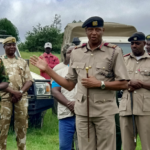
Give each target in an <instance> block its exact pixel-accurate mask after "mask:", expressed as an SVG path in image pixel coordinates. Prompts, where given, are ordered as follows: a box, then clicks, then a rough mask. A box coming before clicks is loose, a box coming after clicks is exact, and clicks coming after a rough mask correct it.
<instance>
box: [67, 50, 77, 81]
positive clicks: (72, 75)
mask: <svg viewBox="0 0 150 150" xmlns="http://www.w3.org/2000/svg"><path fill="white" fill-rule="evenodd" d="M72 65H73V52H72V53H71V58H70V64H69V70H68V74H67V75H66V76H65V78H66V79H67V80H71V81H73V82H74V83H77V78H78V74H77V72H76V70H75V68H73V67H72Z"/></svg>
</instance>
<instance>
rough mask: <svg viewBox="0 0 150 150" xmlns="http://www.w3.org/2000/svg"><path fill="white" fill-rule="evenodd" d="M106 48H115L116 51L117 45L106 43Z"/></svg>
mask: <svg viewBox="0 0 150 150" xmlns="http://www.w3.org/2000/svg"><path fill="white" fill-rule="evenodd" d="M104 46H107V47H110V48H113V49H115V48H116V47H117V45H115V44H110V43H104Z"/></svg>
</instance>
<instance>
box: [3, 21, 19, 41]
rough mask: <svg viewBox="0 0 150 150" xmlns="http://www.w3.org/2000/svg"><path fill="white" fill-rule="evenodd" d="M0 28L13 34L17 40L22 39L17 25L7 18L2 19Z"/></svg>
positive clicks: (6, 32) (8, 33)
mask: <svg viewBox="0 0 150 150" xmlns="http://www.w3.org/2000/svg"><path fill="white" fill-rule="evenodd" d="M0 30H2V32H3V33H5V34H7V35H12V36H14V37H15V38H16V40H17V41H19V40H20V38H19V32H18V29H17V27H16V26H15V25H14V24H13V23H12V22H11V21H10V20H8V19H7V18H3V19H0Z"/></svg>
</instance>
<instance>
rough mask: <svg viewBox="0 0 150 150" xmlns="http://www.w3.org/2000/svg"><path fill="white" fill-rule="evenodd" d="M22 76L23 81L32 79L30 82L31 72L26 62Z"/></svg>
mask: <svg viewBox="0 0 150 150" xmlns="http://www.w3.org/2000/svg"><path fill="white" fill-rule="evenodd" d="M24 78H25V82H27V81H32V82H33V78H32V76H31V72H30V69H29V67H28V64H27V63H26V65H25V74H24Z"/></svg>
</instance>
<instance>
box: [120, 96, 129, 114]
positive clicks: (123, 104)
mask: <svg viewBox="0 0 150 150" xmlns="http://www.w3.org/2000/svg"><path fill="white" fill-rule="evenodd" d="M127 101H128V94H127V93H125V94H123V96H122V98H121V101H120V105H119V111H124V110H127Z"/></svg>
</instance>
